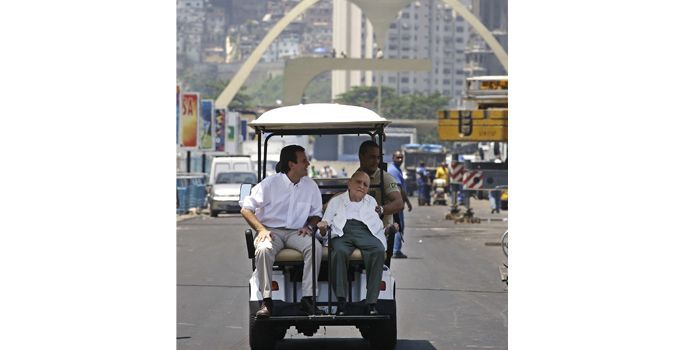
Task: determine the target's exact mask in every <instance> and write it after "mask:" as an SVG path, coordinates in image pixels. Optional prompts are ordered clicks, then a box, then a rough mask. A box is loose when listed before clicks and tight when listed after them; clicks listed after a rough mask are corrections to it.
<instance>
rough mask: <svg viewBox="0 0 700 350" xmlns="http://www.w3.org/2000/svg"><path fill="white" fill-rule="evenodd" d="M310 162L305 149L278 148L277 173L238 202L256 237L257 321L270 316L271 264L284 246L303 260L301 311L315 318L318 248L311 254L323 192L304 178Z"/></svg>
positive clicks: (319, 257) (319, 262)
mask: <svg viewBox="0 0 700 350" xmlns="http://www.w3.org/2000/svg"><path fill="white" fill-rule="evenodd" d="M308 167H309V161H308V159H307V158H306V153H305V150H304V148H303V147H301V146H299V145H289V146H285V147H284V148H282V151H281V152H280V161H279V163H277V168H276V171H277V174H275V175H272V176H269V177H267V178H265V179H264V180H263V181H261V182H260V183H259V184H257V185H255V186H254V187H253V189H252V190H251V192H250V196H248V197H246V198H245V199H244V200H243V202H242V205H241V207H242V209H241V215H242V216H243V218H244V219H245V220H246V221H247V222H248V225H250V227H251V228H253V229H254V230H255V231H257V236H256V237H255V267H256V268H255V274H256V277H257V279H258V290H259V291H260V292H261V293H262V296H263V302H262V305H261V306H260V310H258V312H257V313H256V314H255V316H256V318H267V317H270V315H271V314H272V305H273V304H272V283H271V277H272V265H273V263H274V262H275V256H277V253H278V252H279V251H280V250H282V248H291V249H294V250H298V251H299V252H301V253H302V255H303V256H304V272H303V275H302V276H303V277H302V293H303V294H302V295H303V298H302V299H301V308H302V310H303V311H304V312H305V313H306V314H308V315H311V314H319V313H320V310H318V309H314V307H313V300H312V295H313V293H312V290H313V287H312V285H313V280H312V279H313V278H318V273H319V270H320V268H321V258H322V248H321V244H317V245H316V250H315V251H314V252H312V251H311V243H312V241H311V240H312V239H314V238H313V233H314V232H316V224H317V223H318V222H319V221H320V220H321V215H322V212H321V209H322V203H321V191H320V190H319V189H318V185H316V182H314V181H313V180H311V179H310V178H309V177H308V176H307V175H308V170H307V169H308ZM311 254H316V258H315V259H316V275H315V276H314V275H313V274H312V255H311Z"/></svg>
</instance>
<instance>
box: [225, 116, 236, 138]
mask: <svg viewBox="0 0 700 350" xmlns="http://www.w3.org/2000/svg"><path fill="white" fill-rule="evenodd" d="M237 115H238V113H237V112H231V113H229V115H228V118H229V119H228V120H227V121H226V128H227V129H228V131H227V132H226V134H227V136H226V138H227V139H228V140H229V141H234V140H236V124H237V123H236V116H237Z"/></svg>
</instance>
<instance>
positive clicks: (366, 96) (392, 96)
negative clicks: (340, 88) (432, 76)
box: [335, 86, 450, 119]
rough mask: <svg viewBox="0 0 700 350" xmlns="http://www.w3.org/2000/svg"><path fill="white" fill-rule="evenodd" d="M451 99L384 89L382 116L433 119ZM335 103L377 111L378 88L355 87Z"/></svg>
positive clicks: (388, 88) (437, 94) (438, 95)
mask: <svg viewBox="0 0 700 350" xmlns="http://www.w3.org/2000/svg"><path fill="white" fill-rule="evenodd" d="M449 100H450V99H449V97H445V96H442V95H440V94H439V93H437V92H436V93H433V94H431V95H427V96H426V95H422V94H411V95H403V96H398V95H396V90H394V89H393V88H390V87H382V116H383V117H385V118H389V119H433V118H435V112H436V111H437V110H438V109H440V108H443V107H445V106H446V105H447V103H448V102H449ZM335 102H338V103H343V104H350V105H355V106H362V107H365V108H369V109H371V110H373V111H376V110H377V88H376V87H373V86H355V87H353V88H352V89H351V90H350V91H348V92H345V93H343V94H341V95H340V96H339V97H338V98H337V99H336V100H335Z"/></svg>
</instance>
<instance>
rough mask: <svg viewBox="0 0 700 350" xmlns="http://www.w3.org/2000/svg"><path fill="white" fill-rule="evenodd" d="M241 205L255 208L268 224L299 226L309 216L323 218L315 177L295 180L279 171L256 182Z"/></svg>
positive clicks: (288, 226)
mask: <svg viewBox="0 0 700 350" xmlns="http://www.w3.org/2000/svg"><path fill="white" fill-rule="evenodd" d="M241 208H245V209H248V210H251V211H255V217H257V218H258V221H260V223H261V224H263V225H264V226H265V227H278V228H280V227H284V228H288V229H300V228H302V227H303V226H304V223H306V219H307V218H308V217H309V216H318V217H321V215H322V214H323V213H322V212H321V209H322V208H323V204H322V203H321V191H320V190H319V189H318V185H316V182H314V180H311V178H309V177H308V176H304V177H302V178H301V180H299V183H297V184H294V183H292V182H291V181H290V180H289V178H288V177H287V174H284V173H277V174H275V175H272V176H268V177H266V178H265V179H264V180H263V181H262V182H260V183H259V184H257V185H255V186H254V187H253V189H252V190H251V191H250V196H248V197H246V198H245V199H244V200H243V201H242V202H241Z"/></svg>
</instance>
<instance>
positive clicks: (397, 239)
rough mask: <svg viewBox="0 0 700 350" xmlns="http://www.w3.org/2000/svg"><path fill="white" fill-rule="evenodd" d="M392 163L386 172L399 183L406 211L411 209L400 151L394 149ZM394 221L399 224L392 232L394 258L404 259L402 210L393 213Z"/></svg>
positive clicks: (404, 226) (404, 227)
mask: <svg viewBox="0 0 700 350" xmlns="http://www.w3.org/2000/svg"><path fill="white" fill-rule="evenodd" d="M392 161H393V162H392V163H391V164H390V165H389V168H388V169H387V172H388V173H389V174H391V176H393V177H394V179H396V182H398V183H399V189H400V190H401V198H402V199H403V201H404V203H405V204H406V206H407V207H408V211H411V210H413V206H412V205H411V201H410V200H408V195H407V194H406V180H405V179H404V178H403V173H402V172H401V164H403V153H401V151H395V152H394V155H393V157H392ZM394 222H396V223H398V224H399V230H398V231H397V232H396V233H395V234H394V248H393V249H394V254H393V256H394V258H396V259H406V258H407V256H406V254H404V253H403V252H402V251H401V246H402V244H403V236H404V234H405V232H406V225H405V221H404V215H403V210H401V211H400V212H398V213H395V214H394Z"/></svg>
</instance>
